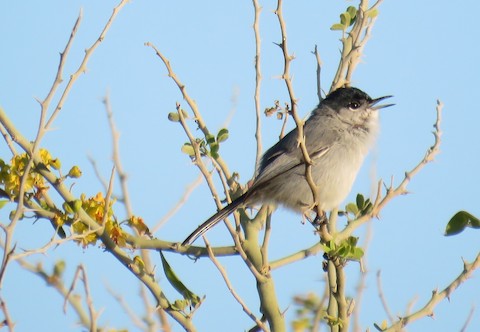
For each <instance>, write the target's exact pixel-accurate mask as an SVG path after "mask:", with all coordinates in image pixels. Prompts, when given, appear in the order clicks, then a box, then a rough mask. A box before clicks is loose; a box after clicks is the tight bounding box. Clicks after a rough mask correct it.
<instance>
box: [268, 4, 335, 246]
mask: <svg viewBox="0 0 480 332" xmlns="http://www.w3.org/2000/svg"><path fill="white" fill-rule="evenodd" d="M282 4H283V1H282V0H278V1H277V9H276V10H275V14H276V15H277V18H278V22H279V25H280V31H281V34H282V42H281V43H280V44H279V46H280V48H281V49H282V52H283V58H284V67H283V74H282V79H283V80H284V82H285V85H286V87H287V91H288V95H289V96H290V112H291V114H292V116H293V119H294V120H295V124H296V126H297V131H298V146H299V148H300V150H301V151H302V156H303V159H304V161H303V162H304V163H305V178H306V181H307V183H308V185H309V186H310V188H311V190H312V197H313V202H314V204H315V205H316V212H317V215H318V216H321V215H323V214H324V212H323V211H322V210H321V209H320V205H319V204H318V203H319V201H320V200H319V198H318V190H317V185H316V184H315V182H314V181H313V177H312V164H313V162H312V160H311V158H310V156H309V153H308V151H307V146H306V143H305V134H304V132H303V124H304V121H303V120H302V119H300V116H299V115H298V112H297V98H296V97H295V93H294V90H293V84H292V79H291V76H290V64H291V62H292V60H293V59H294V57H293V56H292V55H290V54H289V51H288V38H287V28H286V24H285V20H284V18H283V11H282ZM319 233H320V236H321V238H322V241H324V242H327V241H329V240H331V239H332V235H331V234H329V233H328V231H327V230H326V228H322V229H320V232H319Z"/></svg>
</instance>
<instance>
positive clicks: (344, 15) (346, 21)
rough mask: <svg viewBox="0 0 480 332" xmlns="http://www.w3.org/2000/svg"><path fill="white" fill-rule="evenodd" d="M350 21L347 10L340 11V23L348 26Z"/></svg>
mask: <svg viewBox="0 0 480 332" xmlns="http://www.w3.org/2000/svg"><path fill="white" fill-rule="evenodd" d="M350 21H351V18H350V14H349V13H348V12H345V13H341V14H340V23H341V24H342V25H343V26H344V27H348V26H350Z"/></svg>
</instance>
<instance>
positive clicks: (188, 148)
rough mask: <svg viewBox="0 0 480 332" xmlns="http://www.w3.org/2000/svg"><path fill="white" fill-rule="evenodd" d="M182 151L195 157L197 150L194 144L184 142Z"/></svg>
mask: <svg viewBox="0 0 480 332" xmlns="http://www.w3.org/2000/svg"><path fill="white" fill-rule="evenodd" d="M182 152H183V153H185V154H187V155H189V156H190V157H193V156H194V155H195V150H194V149H193V146H192V144H190V143H185V144H183V146H182Z"/></svg>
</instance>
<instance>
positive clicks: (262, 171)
mask: <svg viewBox="0 0 480 332" xmlns="http://www.w3.org/2000/svg"><path fill="white" fill-rule="evenodd" d="M306 143H307V151H308V153H309V156H310V158H311V159H312V161H313V162H316V161H318V159H319V158H321V157H322V156H323V155H324V154H325V153H327V152H328V150H329V149H330V145H322V146H318V145H315V144H314V143H312V142H308V140H307V142H306ZM303 164H304V158H303V154H302V151H301V149H300V147H299V145H298V134H297V130H296V129H294V130H292V131H291V132H290V133H288V134H287V135H286V136H285V137H284V138H283V139H282V140H281V141H279V142H278V143H277V144H275V145H274V146H273V147H271V148H270V149H269V150H267V151H266V152H265V154H264V155H263V157H262V161H261V163H260V168H259V172H258V176H257V178H256V179H255V182H254V187H260V186H262V184H264V183H266V182H269V181H271V180H272V179H274V178H275V177H277V176H279V175H280V174H284V173H285V172H288V171H290V170H292V169H294V168H296V167H300V166H302V165H303Z"/></svg>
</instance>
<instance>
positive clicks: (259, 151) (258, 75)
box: [252, 0, 262, 175]
mask: <svg viewBox="0 0 480 332" xmlns="http://www.w3.org/2000/svg"><path fill="white" fill-rule="evenodd" d="M252 2H253V8H254V11H255V16H254V21H253V31H254V35H255V94H254V100H255V121H256V122H255V123H256V127H255V139H256V141H257V153H256V157H255V170H254V171H255V172H254V173H255V175H256V172H257V169H258V167H259V165H260V158H261V157H262V122H261V120H262V114H261V109H260V107H261V106H260V85H261V81H262V71H261V66H260V64H261V61H260V51H261V39H260V12H261V11H262V7H260V5H259V4H258V1H257V0H253V1H252Z"/></svg>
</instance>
